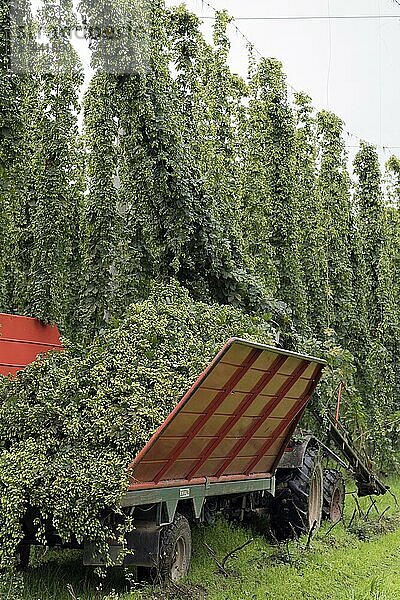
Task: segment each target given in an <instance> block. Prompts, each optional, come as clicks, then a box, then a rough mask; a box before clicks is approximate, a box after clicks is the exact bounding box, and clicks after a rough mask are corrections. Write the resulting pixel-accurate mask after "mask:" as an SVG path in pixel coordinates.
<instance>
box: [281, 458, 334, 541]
mask: <svg viewBox="0 0 400 600" xmlns="http://www.w3.org/2000/svg"><path fill="white" fill-rule="evenodd" d="M322 504H323V472H322V466H321V462H320V459H319V449H318V447H317V446H309V447H308V448H307V450H306V453H305V455H304V460H303V464H302V466H301V467H297V468H293V469H278V470H277V474H276V495H275V499H274V502H273V506H272V511H271V527H272V530H273V532H274V535H275V537H276V538H277V539H278V540H279V541H281V540H284V539H288V538H293V537H299V536H300V535H301V534H303V533H308V532H309V531H310V530H311V529H314V530H315V529H318V528H319V526H320V524H321V520H322Z"/></svg>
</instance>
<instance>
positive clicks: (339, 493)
mask: <svg viewBox="0 0 400 600" xmlns="http://www.w3.org/2000/svg"><path fill="white" fill-rule="evenodd" d="M345 495H346V488H345V484H344V479H343V476H342V474H341V473H340V472H339V471H337V470H336V469H325V470H324V502H323V507H322V518H323V519H325V520H329V521H332V523H337V522H338V521H340V519H341V518H342V516H343V510H344V500H345Z"/></svg>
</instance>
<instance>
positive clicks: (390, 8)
mask: <svg viewBox="0 0 400 600" xmlns="http://www.w3.org/2000/svg"><path fill="white" fill-rule="evenodd" d="M167 4H169V5H177V4H181V1H179V0H167ZM210 4H212V5H213V6H214V7H215V8H216V9H222V8H226V9H227V10H228V12H229V13H230V14H231V15H234V16H237V17H240V16H242V17H272V16H282V17H288V16H292V17H293V16H317V15H318V16H328V15H331V16H335V15H337V16H350V15H351V16H356V15H363V16H366V15H375V16H378V15H394V16H395V15H398V17H399V18H397V19H396V18H393V19H387V18H381V19H337V20H335V19H332V20H329V19H320V20H267V21H266V20H264V21H251V20H247V21H246V20H238V21H236V24H237V26H238V27H239V28H240V30H241V31H242V32H243V33H244V34H245V35H246V36H247V37H248V38H249V40H250V41H251V42H253V44H254V45H255V47H256V48H257V49H258V50H259V51H260V52H261V54H263V55H265V56H273V57H275V58H278V59H279V60H281V61H282V62H283V65H284V69H285V72H286V74H287V76H288V81H289V83H290V84H291V85H292V86H293V87H294V88H295V89H296V90H299V91H300V90H302V91H305V92H307V93H308V94H309V95H310V96H311V97H312V98H313V102H314V105H315V106H316V107H317V108H328V109H330V110H333V111H334V112H335V113H337V114H338V115H339V116H340V117H341V118H342V119H343V120H344V121H345V122H346V129H347V130H349V131H350V132H352V133H354V134H356V135H357V136H359V137H361V138H363V139H366V140H368V141H370V142H372V143H374V144H376V145H378V146H385V147H386V148H388V147H392V148H388V149H387V150H383V149H381V150H380V155H381V159H382V160H384V159H387V158H388V156H389V155H390V154H393V153H397V154H398V155H400V6H397V5H396V4H395V2H394V0H246V2H243V0H210ZM186 5H187V6H188V8H189V9H190V10H192V11H193V12H195V13H196V14H198V15H203V16H212V15H213V11H212V10H210V9H208V8H207V6H206V5H205V4H203V2H202V1H201V0H187V1H186ZM211 22H212V21H209V20H207V21H205V23H206V25H205V28H204V30H205V32H206V33H207V34H209V31H210V24H211ZM231 37H232V42H233V47H232V54H231V66H232V67H233V69H234V70H235V71H236V72H239V73H240V74H242V75H245V74H246V67H247V61H246V49H245V42H244V41H243V39H242V38H240V36H239V35H237V34H236V33H234V32H232V36H231ZM357 143H358V141H357V139H355V138H351V137H349V138H348V144H349V146H351V145H355V144H357ZM396 146H397V147H398V148H395V147H396ZM350 153H352V152H351V149H350Z"/></svg>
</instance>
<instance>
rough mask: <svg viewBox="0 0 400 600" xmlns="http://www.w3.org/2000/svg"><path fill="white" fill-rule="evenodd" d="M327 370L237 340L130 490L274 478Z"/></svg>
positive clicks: (155, 446) (165, 431) (183, 405)
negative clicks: (278, 465)
mask: <svg viewBox="0 0 400 600" xmlns="http://www.w3.org/2000/svg"><path fill="white" fill-rule="evenodd" d="M324 365H325V362H324V361H323V360H321V359H318V358H313V357H309V356H303V355H300V354H295V353H292V352H289V351H286V350H281V349H279V348H275V347H271V346H265V345H260V344H255V343H251V342H247V341H245V340H241V339H237V338H234V339H231V340H230V341H229V342H228V343H227V344H226V345H225V346H224V348H223V349H222V350H221V351H220V352H219V354H218V355H217V356H216V358H215V359H214V360H213V361H212V363H211V364H210V365H209V366H208V367H207V369H206V370H205V371H204V372H203V373H202V375H201V376H200V377H199V378H198V380H197V381H196V382H195V383H194V385H193V386H192V388H191V389H190V390H189V391H188V392H187V394H186V395H185V396H184V397H183V398H182V400H181V401H180V402H179V404H178V405H177V406H176V408H175V409H174V410H173V411H172V413H171V414H170V416H169V417H168V418H167V419H166V421H165V422H164V423H163V424H162V425H161V427H160V428H159V429H158V430H157V431H156V433H155V434H154V435H153V437H152V438H151V440H150V441H149V442H148V444H147V445H146V446H145V447H144V448H143V450H142V451H141V452H140V453H139V454H138V455H137V457H136V458H135V460H134V461H133V463H132V464H131V465H130V469H131V475H132V479H131V485H130V488H129V489H130V490H131V491H134V490H144V489H154V488H165V487H171V486H182V485H183V486H184V485H189V484H191V485H193V484H196V483H198V484H200V483H202V484H204V482H205V481H206V482H208V483H218V482H221V483H222V482H224V481H244V480H250V479H252V480H254V479H257V478H266V477H272V474H273V473H274V470H275V468H276V466H277V464H278V463H279V460H280V458H281V456H282V453H283V452H284V450H285V448H286V446H287V444H288V442H289V440H290V437H291V435H292V433H293V431H294V429H295V428H296V426H297V424H298V422H299V420H300V418H301V416H302V414H303V412H304V409H305V407H306V405H307V403H308V401H309V399H310V397H311V395H312V393H313V391H314V389H315V387H316V385H317V383H318V381H319V379H320V377H321V372H322V369H323V367H324Z"/></svg>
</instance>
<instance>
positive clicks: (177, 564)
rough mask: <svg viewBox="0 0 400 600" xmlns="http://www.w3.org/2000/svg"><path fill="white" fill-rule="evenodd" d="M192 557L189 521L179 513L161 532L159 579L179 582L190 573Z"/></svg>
mask: <svg viewBox="0 0 400 600" xmlns="http://www.w3.org/2000/svg"><path fill="white" fill-rule="evenodd" d="M191 555H192V534H191V531H190V525H189V521H188V520H187V518H186V517H184V516H183V515H181V514H179V513H177V514H176V515H175V518H174V520H173V522H172V523H171V524H170V525H166V526H165V527H164V528H163V530H162V531H161V539H160V555H159V563H158V578H159V579H160V580H161V581H163V582H164V581H173V582H176V581H179V580H180V579H182V578H183V577H185V576H186V575H187V573H188V571H189V567H190V559H191Z"/></svg>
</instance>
